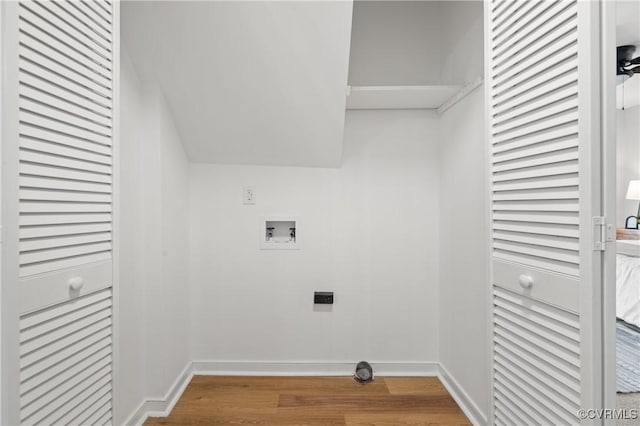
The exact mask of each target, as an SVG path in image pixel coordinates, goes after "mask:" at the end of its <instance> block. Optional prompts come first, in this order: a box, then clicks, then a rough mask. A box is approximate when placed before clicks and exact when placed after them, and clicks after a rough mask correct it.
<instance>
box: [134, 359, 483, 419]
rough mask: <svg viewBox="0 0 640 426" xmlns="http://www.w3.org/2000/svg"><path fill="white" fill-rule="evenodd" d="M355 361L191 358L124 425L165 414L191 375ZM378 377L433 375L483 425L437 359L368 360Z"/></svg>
mask: <svg viewBox="0 0 640 426" xmlns="http://www.w3.org/2000/svg"><path fill="white" fill-rule="evenodd" d="M355 364H356V363H355V362H255V361H193V362H190V363H189V364H187V366H186V367H185V368H184V370H183V371H182V373H180V375H179V376H178V378H177V379H176V380H175V382H174V383H173V385H171V387H170V389H169V391H168V392H167V394H166V395H165V396H164V398H149V399H147V400H145V401H144V402H142V403H141V404H140V406H138V408H137V409H136V410H135V411H134V412H133V413H132V414H131V416H129V418H128V419H127V421H126V422H125V424H126V425H127V426H139V425H142V423H144V421H145V420H146V419H147V418H148V417H166V416H168V415H169V413H170V412H171V410H172V409H173V407H174V406H175V405H176V402H178V399H180V397H181V396H182V393H183V392H184V390H185V389H186V387H187V385H188V384H189V382H190V381H191V378H192V377H193V376H196V375H210V376H350V375H352V374H353V369H354V368H355ZM371 364H372V366H373V368H374V372H375V374H376V375H379V376H425V377H427V376H437V377H438V378H439V379H440V381H441V382H442V384H443V385H444V387H445V388H446V389H447V391H448V392H449V394H450V395H451V396H452V397H453V399H454V400H455V401H456V403H457V404H458V405H459V406H460V409H462V411H463V412H464V414H465V415H466V416H467V417H468V418H469V420H470V421H471V423H472V424H473V425H475V426H481V425H486V424H487V419H486V417H485V416H484V415H483V414H482V411H480V410H479V409H478V407H477V406H476V404H475V403H474V402H473V400H472V399H471V398H469V396H468V395H467V393H466V392H465V391H464V390H463V389H462V387H460V385H459V384H458V383H457V382H456V381H455V379H454V378H453V376H451V374H449V372H448V371H447V369H446V368H445V367H444V366H443V365H441V364H439V363H437V362H371Z"/></svg>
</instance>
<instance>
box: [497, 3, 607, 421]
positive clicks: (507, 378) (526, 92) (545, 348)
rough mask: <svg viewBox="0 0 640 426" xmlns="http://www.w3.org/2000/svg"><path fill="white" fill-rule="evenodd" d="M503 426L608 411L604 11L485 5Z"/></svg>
mask: <svg viewBox="0 0 640 426" xmlns="http://www.w3.org/2000/svg"><path fill="white" fill-rule="evenodd" d="M485 7H486V10H485V15H486V27H487V29H488V34H487V49H486V52H487V61H488V63H487V80H488V85H487V89H486V90H487V95H488V102H489V133H490V135H489V141H490V153H491V154H490V158H491V165H490V167H491V169H490V171H491V181H492V184H491V185H492V191H491V194H492V195H491V206H492V221H491V222H492V229H491V236H492V247H493V250H492V258H493V262H492V270H493V272H492V276H493V280H492V301H493V303H492V317H491V318H492V336H493V342H492V343H493V344H492V354H493V360H492V361H493V371H492V377H493V379H492V382H493V407H492V409H493V420H494V423H495V424H497V425H559V424H578V423H580V419H579V417H578V410H579V409H580V408H581V407H583V408H598V407H600V406H601V402H600V401H601V396H600V395H599V392H600V388H601V382H600V379H599V377H600V366H599V364H598V363H599V356H598V351H597V349H598V345H599V344H600V343H599V341H598V338H597V337H594V336H597V333H598V330H599V325H598V324H599V323H598V321H599V317H598V315H599V313H598V309H597V307H596V305H597V303H598V302H599V300H598V297H597V294H598V292H599V289H600V286H601V278H600V275H599V268H600V262H601V261H600V257H601V254H600V252H599V251H598V250H600V249H601V247H600V246H598V245H597V243H598V239H599V238H600V237H601V229H600V228H601V227H600V225H599V224H598V223H595V224H594V223H593V220H594V218H593V217H594V216H597V215H598V211H599V208H600V201H599V200H600V192H599V191H600V185H599V172H598V167H597V164H598V161H599V148H598V146H599V127H598V126H599V123H598V120H599V115H598V107H597V106H598V100H597V94H598V71H597V70H598V66H599V61H598V60H597V57H598V44H597V34H598V27H597V25H598V24H597V22H598V20H597V8H598V4H597V2H595V1H593V2H578V1H575V0H561V1H546V0H530V1H520V0H518V1H515V0H492V1H490V2H488V3H485Z"/></svg>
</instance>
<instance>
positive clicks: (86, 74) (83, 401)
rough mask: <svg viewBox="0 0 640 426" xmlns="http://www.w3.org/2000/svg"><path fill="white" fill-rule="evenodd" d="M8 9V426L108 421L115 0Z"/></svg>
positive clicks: (5, 16)
mask: <svg viewBox="0 0 640 426" xmlns="http://www.w3.org/2000/svg"><path fill="white" fill-rule="evenodd" d="M3 7H4V8H3V26H4V33H3V36H4V39H3V49H6V51H5V53H4V55H5V56H4V60H5V63H6V64H8V65H9V66H8V67H7V69H8V71H7V72H6V75H5V76H4V79H3V108H4V109H7V111H5V112H4V114H3V125H4V129H3V153H2V155H3V161H4V169H3V182H2V184H3V186H2V189H3V212H2V213H3V227H4V237H5V239H4V247H3V265H2V267H3V283H2V285H3V311H5V312H3V326H4V328H3V345H4V346H5V347H4V348H3V356H5V360H4V362H3V375H4V373H5V372H7V377H6V378H4V377H3V407H2V408H3V410H2V415H3V424H18V423H19V424H27V425H36V424H42V425H54V424H55V425H93V424H96V425H104V424H110V423H111V418H112V361H113V360H112V357H113V349H112V345H113V342H112V316H113V315H112V311H113V306H112V305H113V302H112V283H113V280H112V275H113V261H112V258H113V256H112V235H113V234H112V233H113V218H112V213H113V209H112V207H113V203H112V201H113V135H114V125H113V122H114V75H115V73H114V71H115V67H114V57H115V53H114V52H115V49H114V41H115V39H116V37H117V34H116V32H115V31H114V24H115V18H114V16H115V11H114V5H113V4H112V2H111V1H109V0H82V1H79V0H70V1H64V0H56V1H48V0H42V1H40V0H38V1H33V0H24V1H23V0H21V1H19V2H17V3H12V4H7V5H3ZM14 68H15V70H14ZM14 72H15V74H14ZM5 142H6V143H5ZM5 145H6V146H5ZM4 287H7V288H4ZM7 323H8V324H7ZM8 327H10V328H11V329H10V330H8ZM6 330H8V332H7V336H6V337H5V335H4V332H5V331H6ZM14 371H15V373H14Z"/></svg>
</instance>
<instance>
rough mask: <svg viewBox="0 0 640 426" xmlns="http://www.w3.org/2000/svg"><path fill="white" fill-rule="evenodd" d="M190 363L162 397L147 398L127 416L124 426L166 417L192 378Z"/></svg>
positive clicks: (137, 424) (132, 425)
mask: <svg viewBox="0 0 640 426" xmlns="http://www.w3.org/2000/svg"><path fill="white" fill-rule="evenodd" d="M192 365H193V363H192V362H189V363H187V365H186V366H185V368H184V369H183V370H182V372H181V373H180V374H179V375H178V378H177V379H176V380H175V381H174V382H173V384H172V385H171V387H170V388H169V391H168V392H167V394H166V395H165V396H164V397H160V398H147V399H146V400H144V401H143V402H142V403H141V404H140V405H139V406H138V408H136V410H135V411H134V412H133V413H132V414H131V416H129V418H128V419H127V420H126V422H125V425H127V426H140V425H142V424H143V423H144V421H145V420H147V418H148V417H167V416H168V415H169V413H171V410H173V407H174V406H175V405H176V403H177V402H178V400H179V399H180V397H181V396H182V393H183V392H184V390H185V389H186V388H187V385H188V384H189V382H190V381H191V378H192V377H193V373H192Z"/></svg>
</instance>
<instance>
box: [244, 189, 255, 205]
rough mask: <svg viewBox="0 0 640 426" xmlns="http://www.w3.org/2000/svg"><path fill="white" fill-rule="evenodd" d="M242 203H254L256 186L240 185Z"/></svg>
mask: <svg viewBox="0 0 640 426" xmlns="http://www.w3.org/2000/svg"><path fill="white" fill-rule="evenodd" d="M242 203H243V204H255V203H256V187H255V186H243V187H242Z"/></svg>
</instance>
